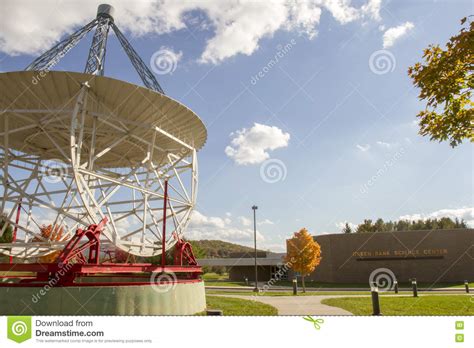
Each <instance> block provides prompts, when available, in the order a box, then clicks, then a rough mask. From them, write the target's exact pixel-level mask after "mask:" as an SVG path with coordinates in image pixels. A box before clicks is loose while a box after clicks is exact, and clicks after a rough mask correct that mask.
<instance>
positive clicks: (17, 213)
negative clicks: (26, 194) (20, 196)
mask: <svg viewBox="0 0 474 348" xmlns="http://www.w3.org/2000/svg"><path fill="white" fill-rule="evenodd" d="M20 211H21V202H20V203H18V209H17V211H16V220H15V228H14V229H13V238H12V243H15V241H16V232H17V231H18V222H20ZM10 263H13V256H10Z"/></svg>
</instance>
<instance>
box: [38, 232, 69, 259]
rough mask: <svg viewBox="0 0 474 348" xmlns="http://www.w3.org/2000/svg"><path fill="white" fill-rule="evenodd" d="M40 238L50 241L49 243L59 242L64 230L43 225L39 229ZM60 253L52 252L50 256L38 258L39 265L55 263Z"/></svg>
mask: <svg viewBox="0 0 474 348" xmlns="http://www.w3.org/2000/svg"><path fill="white" fill-rule="evenodd" d="M40 231H41V237H43V238H45V239H47V240H50V241H59V240H61V238H62V236H63V232H64V228H63V227H60V226H58V225H54V227H53V225H48V226H46V225H43V226H41V227H40ZM60 253H61V251H60V250H58V251H55V252H52V253H51V254H48V255H45V256H41V257H40V258H39V262H40V263H52V262H54V261H56V259H57V257H58V256H59V254H60Z"/></svg>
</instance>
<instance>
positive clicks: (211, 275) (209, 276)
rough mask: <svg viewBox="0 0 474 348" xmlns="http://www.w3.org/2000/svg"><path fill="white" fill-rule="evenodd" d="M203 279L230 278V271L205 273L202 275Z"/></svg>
mask: <svg viewBox="0 0 474 348" xmlns="http://www.w3.org/2000/svg"><path fill="white" fill-rule="evenodd" d="M202 279H204V280H211V281H212V280H228V279H229V273H223V274H217V273H213V272H209V273H204V274H203V275H202Z"/></svg>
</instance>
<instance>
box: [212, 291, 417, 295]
mask: <svg viewBox="0 0 474 348" xmlns="http://www.w3.org/2000/svg"><path fill="white" fill-rule="evenodd" d="M206 294H208V295H244V296H252V295H255V293H254V292H253V291H223V290H206ZM398 294H399V295H411V292H410V291H400V292H399V293H398ZM321 295H361V296H370V292H369V291H308V292H306V293H303V292H298V295H297V296H321ZM389 295H394V292H393V291H392V292H381V293H380V296H389ZM257 296H293V292H291V291H267V292H263V293H259V294H257Z"/></svg>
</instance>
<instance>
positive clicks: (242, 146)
mask: <svg viewBox="0 0 474 348" xmlns="http://www.w3.org/2000/svg"><path fill="white" fill-rule="evenodd" d="M231 136H233V138H232V141H231V145H229V146H227V147H226V148H225V153H226V155H227V156H229V157H230V158H232V159H233V160H234V161H235V163H237V164H239V165H246V164H256V163H261V162H263V161H265V160H266V159H268V158H269V157H270V154H269V153H268V151H271V150H275V149H278V148H282V147H286V146H288V141H289V140H290V134H288V133H285V132H283V131H282V130H281V129H280V128H278V127H275V126H267V125H263V124H259V123H255V124H254V125H253V127H252V128H250V129H247V128H243V129H241V130H239V131H237V132H235V133H232V134H231Z"/></svg>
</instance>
